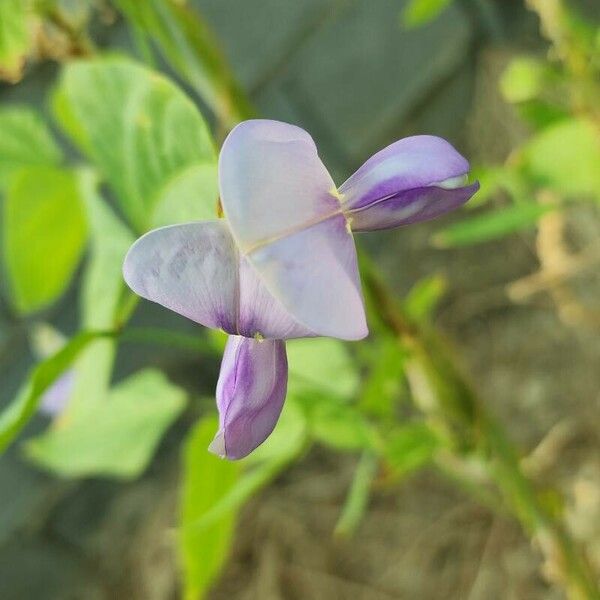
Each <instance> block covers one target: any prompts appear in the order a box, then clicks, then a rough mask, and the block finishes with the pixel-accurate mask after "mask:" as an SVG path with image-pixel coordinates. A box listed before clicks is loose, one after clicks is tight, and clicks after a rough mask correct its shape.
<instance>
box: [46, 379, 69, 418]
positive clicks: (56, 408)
mask: <svg viewBox="0 0 600 600" xmlns="http://www.w3.org/2000/svg"><path fill="white" fill-rule="evenodd" d="M74 386H75V372H74V371H73V370H72V369H71V370H68V371H65V372H64V373H63V374H62V375H61V376H60V377H59V378H58V379H57V380H56V381H55V382H54V383H53V384H52V385H51V386H50V387H49V388H48V389H47V390H46V391H45V392H44V394H43V396H42V399H41V401H40V412H41V413H42V414H44V415H46V416H48V417H57V416H59V415H60V414H62V412H63V411H64V410H65V408H66V407H67V404H68V403H69V398H70V397H71V392H72V391H73V388H74Z"/></svg>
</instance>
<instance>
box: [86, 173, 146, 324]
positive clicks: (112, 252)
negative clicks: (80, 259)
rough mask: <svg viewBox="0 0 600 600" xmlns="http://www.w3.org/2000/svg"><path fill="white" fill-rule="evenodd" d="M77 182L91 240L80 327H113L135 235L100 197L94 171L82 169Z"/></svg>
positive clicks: (123, 288)
mask: <svg viewBox="0 0 600 600" xmlns="http://www.w3.org/2000/svg"><path fill="white" fill-rule="evenodd" d="M80 185H81V190H82V197H83V200H84V204H85V209H86V214H87V220H88V223H89V230H90V242H91V248H90V260H89V262H88V265H87V267H86V270H85V274H84V278H83V285H82V291H81V300H80V301H81V315H82V326H83V327H86V328H103V327H113V326H114V325H115V317H116V313H117V308H118V306H119V301H120V299H121V296H122V294H123V292H124V290H125V283H124V281H123V259H124V258H125V255H126V254H127V251H128V250H129V248H130V246H131V244H133V242H134V241H135V238H134V236H133V235H132V233H131V232H130V231H129V229H128V228H127V227H126V226H125V225H124V224H123V223H122V222H121V221H120V220H119V219H118V218H117V216H116V215H115V214H114V213H113V211H112V210H111V208H110V207H109V205H108V204H107V203H106V201H105V200H104V199H103V198H102V197H101V196H100V194H99V191H98V188H97V180H96V177H95V176H94V174H93V173H91V172H90V171H85V172H83V173H82V174H81V177H80Z"/></svg>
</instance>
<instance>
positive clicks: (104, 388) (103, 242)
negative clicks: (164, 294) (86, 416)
mask: <svg viewBox="0 0 600 600" xmlns="http://www.w3.org/2000/svg"><path fill="white" fill-rule="evenodd" d="M97 184H98V182H97V179H96V176H95V175H94V174H93V173H92V172H91V171H89V170H86V171H84V172H82V173H81V176H80V187H81V191H82V197H83V199H84V203H85V208H86V213H87V219H88V222H89V228H90V238H91V248H90V256H89V259H88V261H87V264H86V266H85V271H84V274H83V280H82V284H81V287H80V298H79V301H80V314H81V326H82V327H83V328H86V329H105V328H106V329H113V328H116V327H117V326H118V324H117V322H116V321H117V313H118V309H119V306H120V301H121V298H122V297H123V294H124V292H125V284H124V281H123V274H122V269H123V259H124V257H125V254H126V253H127V250H128V249H129V247H130V246H131V244H132V243H133V242H134V238H133V235H132V234H131V233H130V231H129V230H128V229H127V228H126V227H125V226H124V225H123V223H122V222H121V221H119V219H118V218H117V217H116V216H115V215H114V214H113V212H112V210H111V209H110V207H109V205H108V204H107V203H106V202H105V201H104V200H103V199H102V198H101V197H100V195H99V192H98V189H97ZM115 352H116V340H114V339H103V340H97V341H95V342H93V343H92V344H90V346H89V347H88V348H86V349H85V351H84V352H83V353H82V355H81V357H80V358H79V359H78V360H77V364H76V365H75V380H74V386H73V391H72V394H71V398H70V400H69V404H68V406H67V409H66V411H65V414H66V415H68V417H71V416H72V415H73V414H74V411H77V410H80V409H82V408H83V409H85V407H86V406H87V405H89V404H92V403H95V402H102V401H104V400H105V398H106V395H107V393H108V388H109V384H110V378H111V374H112V368H113V362H114V357H115Z"/></svg>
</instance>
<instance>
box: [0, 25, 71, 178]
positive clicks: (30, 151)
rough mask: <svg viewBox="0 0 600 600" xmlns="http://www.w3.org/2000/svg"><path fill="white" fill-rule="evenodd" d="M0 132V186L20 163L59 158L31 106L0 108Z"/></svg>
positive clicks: (35, 163)
mask: <svg viewBox="0 0 600 600" xmlns="http://www.w3.org/2000/svg"><path fill="white" fill-rule="evenodd" d="M0 28H1V25H0ZM0 132H2V134H1V135H0V187H5V186H6V185H7V183H8V180H9V177H10V175H11V173H13V172H14V171H17V170H18V169H20V168H22V167H31V166H44V165H47V166H57V165H58V164H59V163H60V161H61V159H62V156H61V152H60V150H59V148H58V146H57V145H56V143H55V141H54V139H53V138H52V134H51V133H50V130H49V129H48V127H47V125H46V123H45V122H44V120H43V119H42V117H41V115H39V114H38V113H37V112H36V111H35V110H33V109H31V108H28V107H25V106H11V107H5V108H3V109H0Z"/></svg>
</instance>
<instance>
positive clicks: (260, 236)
mask: <svg viewBox="0 0 600 600" xmlns="http://www.w3.org/2000/svg"><path fill="white" fill-rule="evenodd" d="M219 180H220V188H221V201H222V203H223V210H224V212H225V215H226V217H227V219H228V222H229V224H230V227H231V230H232V233H233V236H234V237H235V239H236V242H237V243H238V246H239V248H240V251H241V253H242V254H243V255H244V256H245V257H246V258H247V259H248V260H249V261H250V263H251V264H252V266H253V267H254V268H255V269H256V271H257V272H258V274H259V275H260V277H261V278H262V280H263V281H264V283H265V284H266V286H267V288H268V290H269V291H270V292H271V294H273V296H275V297H276V298H277V299H278V300H279V301H280V302H281V304H282V305H283V306H284V307H285V309H286V310H287V311H289V313H290V314H291V315H293V317H294V318H295V319H296V320H297V321H298V322H299V323H301V324H302V325H303V326H304V327H305V328H307V329H309V330H310V331H313V332H315V333H316V334H318V335H327V336H332V337H338V338H341V339H359V338H361V337H364V336H365V335H366V334H367V328H366V322H365V315H364V306H363V300H362V294H361V291H360V281H359V278H358V270H357V266H356V253H355V249H354V241H353V239H352V236H351V234H350V233H349V232H348V231H346V218H345V217H344V216H343V215H342V214H341V206H340V202H339V200H338V197H337V193H336V190H335V185H334V183H333V180H332V179H331V177H330V175H329V173H328V172H327V170H326V169H325V167H324V166H323V163H322V162H321V160H320V159H319V156H318V154H317V149H316V147H315V144H314V142H313V140H312V138H311V137H310V136H309V135H308V133H306V132H305V131H304V130H302V129H300V128H299V127H295V126H293V125H287V124H285V123H280V122H277V121H266V120H254V121H245V122H244V123H241V124H240V125H238V126H237V127H236V128H235V129H234V130H233V131H232V132H231V133H230V134H229V137H228V138H227V139H226V140H225V143H224V144H223V148H222V150H221V155H220V159H219Z"/></svg>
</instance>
